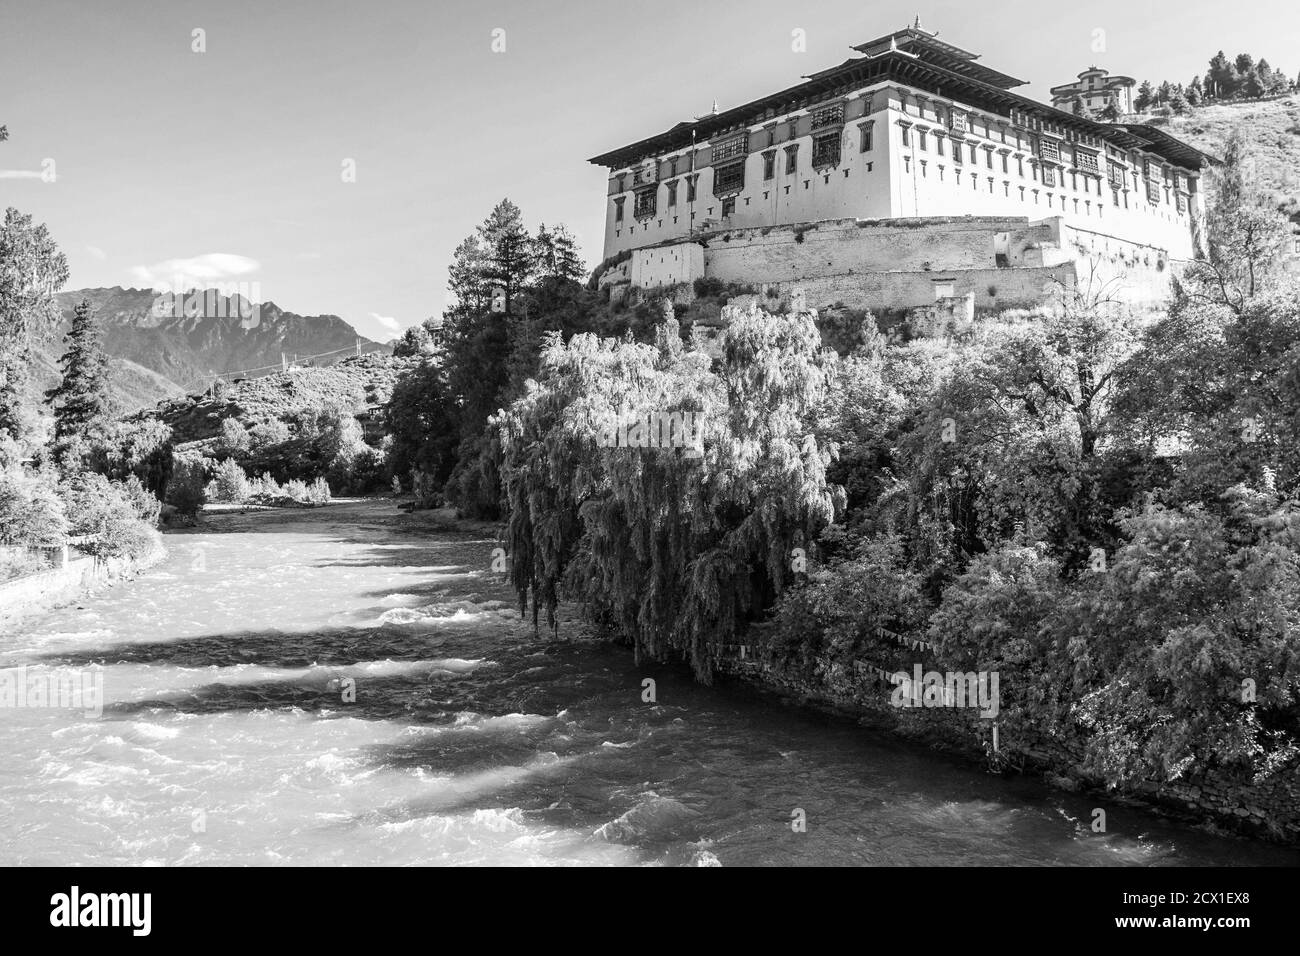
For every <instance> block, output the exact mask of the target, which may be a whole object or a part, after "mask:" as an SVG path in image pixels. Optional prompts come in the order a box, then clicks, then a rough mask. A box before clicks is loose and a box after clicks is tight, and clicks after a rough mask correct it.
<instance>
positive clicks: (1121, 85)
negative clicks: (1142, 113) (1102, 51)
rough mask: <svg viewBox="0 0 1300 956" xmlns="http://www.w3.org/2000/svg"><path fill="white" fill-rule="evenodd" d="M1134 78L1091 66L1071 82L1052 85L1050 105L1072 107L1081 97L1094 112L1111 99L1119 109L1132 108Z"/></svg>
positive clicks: (1131, 110) (1122, 111) (1107, 103)
mask: <svg viewBox="0 0 1300 956" xmlns="http://www.w3.org/2000/svg"><path fill="white" fill-rule="evenodd" d="M1135 86H1137V80H1135V79H1133V77H1131V76H1111V75H1110V74H1109V73H1107V72H1106V71H1105V70H1099V69H1098V68H1097V67H1095V66H1090V67H1088V68H1087V69H1086V70H1084V71H1083V72H1082V73H1080V74H1079V79H1078V80H1077V81H1075V82H1074V83H1065V84H1062V85H1061V86H1054V87H1052V89H1051V91H1050V92H1051V94H1052V105H1053V106H1055V107H1057V108H1058V109H1063V110H1069V111H1073V109H1074V101H1075V100H1076V99H1078V100H1080V101H1082V103H1083V105H1084V106H1086V107H1088V109H1090V110H1092V111H1093V112H1094V113H1100V112H1101V111H1102V110H1104V109H1105V108H1106V107H1107V106H1108V105H1110V104H1111V103H1114V104H1115V108H1116V109H1117V110H1119V112H1121V113H1132V112H1133V87H1135Z"/></svg>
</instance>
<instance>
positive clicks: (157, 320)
mask: <svg viewBox="0 0 1300 956" xmlns="http://www.w3.org/2000/svg"><path fill="white" fill-rule="evenodd" d="M157 298H158V293H157V292H155V291H154V290H152V289H123V288H121V287H120V286H114V287H112V288H108V289H77V290H74V291H69V292H61V293H59V295H58V296H57V299H58V303H59V308H60V309H61V311H62V313H63V318H64V322H63V326H62V327H61V328H60V330H59V332H58V334H57V335H56V336H55V337H54V339H52V340H51V341H50V342H48V343H46V344H45V345H44V347H43V348H42V349H41V354H39V355H38V356H37V359H36V361H35V363H34V367H35V371H36V373H37V376H38V377H41V378H42V380H43V381H44V386H43V387H49V384H51V377H52V375H53V369H55V368H56V367H57V357H58V355H59V354H60V353H61V351H62V339H63V332H64V331H65V330H66V329H67V327H68V326H69V325H70V323H71V319H72V313H73V310H74V309H75V308H76V305H77V303H79V302H81V301H82V300H83V299H86V300H88V301H89V302H90V304H91V306H92V307H93V308H94V309H95V311H96V313H97V315H98V316H99V319H100V321H101V323H102V328H103V342H104V348H105V350H106V351H107V352H108V354H109V356H111V357H112V358H113V359H115V360H117V361H115V363H114V367H115V371H116V372H119V373H120V375H116V376H115V378H114V382H113V386H114V392H115V396H114V397H115V399H116V400H117V402H118V404H119V407H120V408H121V409H122V410H124V411H134V410H136V409H139V408H141V407H147V406H149V405H153V404H155V403H157V402H158V401H160V400H162V399H164V398H167V397H171V396H174V395H176V394H178V393H184V392H186V391H201V390H202V389H204V388H206V387H207V386H208V385H210V384H211V383H212V380H213V377H214V374H215V373H223V372H224V373H229V372H237V371H239V370H246V369H248V370H256V369H259V368H262V370H264V367H266V366H279V365H280V362H281V356H282V355H284V354H287V355H289V356H290V357H292V356H294V355H299V356H308V355H319V354H320V353H329V352H337V355H335V356H327V357H324V358H322V359H320V360H318V361H325V362H328V361H332V360H334V359H335V358H337V357H338V356H342V355H346V354H348V351H347V350H352V349H354V348H355V347H356V346H357V344H358V342H359V343H360V347H361V349H362V351H363V352H368V351H385V352H386V351H388V347H387V346H385V345H381V344H379V343H377V342H373V341H371V340H370V339H367V338H363V337H361V336H359V335H357V332H356V330H355V329H353V328H352V326H351V325H349V324H348V323H347V322H345V321H343V320H342V319H341V318H339V317H338V316H337V315H299V314H297V313H295V312H288V311H285V310H284V309H281V308H280V307H279V306H278V305H276V304H275V303H274V302H264V303H262V304H261V307H260V310H259V315H258V322H257V323H256V325H254V326H253V327H251V328H245V327H244V325H245V324H247V323H241V320H240V318H239V315H238V310H237V308H235V307H234V305H232V304H231V301H230V300H229V299H226V298H223V297H219V296H217V295H215V293H214V294H212V295H211V297H210V298H209V299H208V300H207V301H206V302H205V303H204V304H205V305H206V306H207V308H206V309H205V310H204V312H203V314H200V315H196V316H192V317H191V316H180V317H177V316H173V315H166V316H163V317H158V316H156V315H154V314H153V307H154V302H155V301H156V300H157ZM252 374H260V372H258V371H254V372H253V373H252Z"/></svg>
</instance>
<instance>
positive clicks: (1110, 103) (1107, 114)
mask: <svg viewBox="0 0 1300 956" xmlns="http://www.w3.org/2000/svg"><path fill="white" fill-rule="evenodd" d="M1120 115H1121V114H1120V111H1119V105H1118V104H1117V103H1116V102H1115V98H1114V97H1111V98H1110V99H1109V100H1107V101H1106V105H1105V106H1104V107H1103V108H1102V111H1101V117H1100V118H1101V119H1103V120H1105V121H1106V122H1107V123H1118V122H1119V118H1120Z"/></svg>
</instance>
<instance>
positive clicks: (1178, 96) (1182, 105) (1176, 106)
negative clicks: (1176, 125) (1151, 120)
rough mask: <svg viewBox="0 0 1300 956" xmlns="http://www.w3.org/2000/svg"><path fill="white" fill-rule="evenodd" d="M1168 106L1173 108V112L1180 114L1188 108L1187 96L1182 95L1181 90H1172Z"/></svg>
mask: <svg viewBox="0 0 1300 956" xmlns="http://www.w3.org/2000/svg"><path fill="white" fill-rule="evenodd" d="M1169 108H1170V109H1171V110H1173V111H1174V114H1175V115H1177V116H1182V115H1183V114H1184V113H1186V112H1187V110H1188V109H1189V108H1190V107H1189V106H1188V102H1187V97H1186V96H1185V95H1183V92H1182V90H1174V94H1173V96H1171V97H1170V98H1169Z"/></svg>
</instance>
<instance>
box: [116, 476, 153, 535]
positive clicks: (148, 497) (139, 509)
mask: <svg viewBox="0 0 1300 956" xmlns="http://www.w3.org/2000/svg"><path fill="white" fill-rule="evenodd" d="M122 494H123V495H124V496H125V497H126V500H127V502H128V503H129V504H130V505H131V510H132V511H134V512H135V516H136V517H137V518H139V519H140V520H141V521H142V522H144V523H145V524H146V525H148V526H149V527H150V528H156V527H157V526H158V516H159V515H160V514H162V502H161V501H159V500H158V499H157V498H155V497H154V496H153V495H152V494H151V493H150V492H149V490H148V489H147V488H145V486H144V484H143V483H142V482H141V481H140V479H139V478H137V477H136V476H135V475H128V476H127V478H126V480H125V481H124V482H122Z"/></svg>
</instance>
